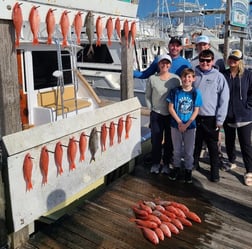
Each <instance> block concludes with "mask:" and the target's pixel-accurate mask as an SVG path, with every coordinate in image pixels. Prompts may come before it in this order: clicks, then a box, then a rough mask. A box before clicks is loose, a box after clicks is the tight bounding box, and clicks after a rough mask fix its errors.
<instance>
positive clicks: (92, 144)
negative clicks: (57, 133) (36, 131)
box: [23, 114, 133, 191]
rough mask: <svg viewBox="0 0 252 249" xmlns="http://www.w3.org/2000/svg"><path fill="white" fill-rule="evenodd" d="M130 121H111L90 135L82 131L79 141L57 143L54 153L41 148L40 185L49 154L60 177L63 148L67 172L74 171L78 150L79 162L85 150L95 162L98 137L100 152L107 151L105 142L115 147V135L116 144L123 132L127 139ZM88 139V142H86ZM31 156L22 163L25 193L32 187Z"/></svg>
mask: <svg viewBox="0 0 252 249" xmlns="http://www.w3.org/2000/svg"><path fill="white" fill-rule="evenodd" d="M132 119H133V117H131V116H130V114H128V115H127V116H126V119H125V120H124V119H123V117H120V118H119V120H118V123H115V122H114V121H111V122H110V124H109V126H107V124H106V123H104V124H103V125H102V126H101V129H100V131H98V130H97V128H96V127H94V128H93V129H92V130H91V133H90V135H87V134H86V133H85V132H84V131H83V132H81V134H80V137H79V140H76V138H75V137H74V136H73V137H71V138H69V142H68V145H63V144H62V142H61V141H59V142H57V143H56V145H55V149H54V151H50V150H48V148H47V146H46V145H44V146H43V147H42V148H41V152H40V160H39V167H40V171H41V174H42V185H45V184H46V183H47V176H48V169H49V161H50V156H49V153H53V154H54V163H55V165H56V167H57V175H61V174H62V173H63V172H64V170H63V165H62V161H63V153H64V150H63V147H67V160H68V163H69V171H72V170H74V169H76V160H77V158H76V157H77V151H78V148H79V155H80V157H79V162H84V161H85V159H86V151H87V148H88V149H89V151H90V154H91V159H90V162H89V163H91V162H92V161H95V155H96V153H97V151H98V149H99V136H98V133H100V147H101V152H105V151H106V149H107V140H109V146H110V147H112V146H114V145H115V139H116V136H115V135H116V134H117V143H118V144H120V143H121V142H122V135H123V131H124V130H125V131H124V132H125V139H128V138H129V135H130V130H131V126H132ZM88 138H89V141H88ZM33 159H34V158H33V156H32V155H31V153H29V152H28V153H27V154H26V155H25V158H24V161H23V176H24V180H25V182H26V191H30V190H31V189H32V188H33V186H32V171H33Z"/></svg>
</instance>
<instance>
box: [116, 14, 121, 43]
mask: <svg viewBox="0 0 252 249" xmlns="http://www.w3.org/2000/svg"><path fill="white" fill-rule="evenodd" d="M115 30H116V33H117V36H118V38H119V40H120V41H121V21H120V19H119V17H117V18H116V20H115Z"/></svg>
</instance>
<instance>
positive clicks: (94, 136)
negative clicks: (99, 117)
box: [88, 127, 99, 163]
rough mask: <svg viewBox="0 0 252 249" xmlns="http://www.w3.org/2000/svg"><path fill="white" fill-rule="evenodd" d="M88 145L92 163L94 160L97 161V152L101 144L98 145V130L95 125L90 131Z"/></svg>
mask: <svg viewBox="0 0 252 249" xmlns="http://www.w3.org/2000/svg"><path fill="white" fill-rule="evenodd" d="M88 147H89V150H90V153H91V159H90V163H91V162H92V161H93V160H94V161H95V153H96V152H97V150H98V148H99V145H98V132H97V129H96V127H94V128H93V129H92V131H91V133H90V137H89V142H88Z"/></svg>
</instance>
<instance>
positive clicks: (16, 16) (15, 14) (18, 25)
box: [12, 3, 23, 47]
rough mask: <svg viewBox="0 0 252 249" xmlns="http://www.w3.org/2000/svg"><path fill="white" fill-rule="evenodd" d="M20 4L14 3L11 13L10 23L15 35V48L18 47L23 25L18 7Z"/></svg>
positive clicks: (20, 10)
mask: <svg viewBox="0 0 252 249" xmlns="http://www.w3.org/2000/svg"><path fill="white" fill-rule="evenodd" d="M21 4H22V3H16V4H15V5H14V8H13V11H12V21H13V24H14V27H15V33H16V42H15V45H16V47H19V40H20V36H21V30H22V25H23V14H22V9H21V7H20V5H21Z"/></svg>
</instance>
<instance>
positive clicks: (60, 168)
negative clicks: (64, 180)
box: [59, 166, 64, 175]
mask: <svg viewBox="0 0 252 249" xmlns="http://www.w3.org/2000/svg"><path fill="white" fill-rule="evenodd" d="M63 172H64V171H63V168H62V167H61V166H60V167H59V174H60V175H62V173H63Z"/></svg>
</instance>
